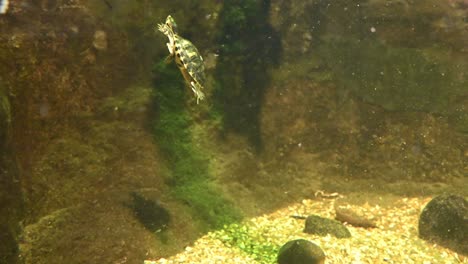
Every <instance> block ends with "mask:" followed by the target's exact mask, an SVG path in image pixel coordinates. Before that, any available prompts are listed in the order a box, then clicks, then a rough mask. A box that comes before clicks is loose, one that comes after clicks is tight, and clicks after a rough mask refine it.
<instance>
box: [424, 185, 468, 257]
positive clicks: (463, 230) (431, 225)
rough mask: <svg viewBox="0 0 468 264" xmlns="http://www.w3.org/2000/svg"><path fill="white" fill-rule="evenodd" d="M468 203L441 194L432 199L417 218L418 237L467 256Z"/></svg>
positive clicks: (453, 196) (461, 198)
mask: <svg viewBox="0 0 468 264" xmlns="http://www.w3.org/2000/svg"><path fill="white" fill-rule="evenodd" d="M467 234H468V201H467V200H466V199H465V198H464V197H462V196H458V195H453V194H443V195H440V196H437V197H435V198H434V199H432V200H431V201H430V202H429V203H428V204H427V205H426V207H425V208H424V210H423V211H422V213H421V215H420V217H419V236H420V237H421V238H423V239H426V240H430V241H434V242H437V243H440V244H442V245H444V246H447V247H449V248H452V249H454V250H457V251H460V253H462V254H465V255H466V254H468V235H467Z"/></svg>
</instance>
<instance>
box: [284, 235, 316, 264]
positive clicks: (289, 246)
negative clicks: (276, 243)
mask: <svg viewBox="0 0 468 264" xmlns="http://www.w3.org/2000/svg"><path fill="white" fill-rule="evenodd" d="M323 263H325V253H324V252H323V250H322V249H321V248H320V247H319V246H317V245H316V244H314V243H312V242H310V241H308V240H305V239H296V240H291V241H289V242H287V243H286V244H284V245H283V246H282V247H281V248H280V250H279V252H278V264H323Z"/></svg>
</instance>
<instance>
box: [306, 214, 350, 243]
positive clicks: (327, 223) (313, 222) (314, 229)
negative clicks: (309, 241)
mask: <svg viewBox="0 0 468 264" xmlns="http://www.w3.org/2000/svg"><path fill="white" fill-rule="evenodd" d="M304 233H308V234H315V235H319V236H326V235H328V234H330V235H332V236H335V237H337V238H348V237H351V233H350V232H349V230H348V228H346V226H344V225H343V224H342V223H340V222H338V221H336V220H332V219H328V218H323V217H320V216H318V215H309V216H308V217H307V219H306V222H305V227H304Z"/></svg>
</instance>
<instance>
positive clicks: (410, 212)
mask: <svg viewBox="0 0 468 264" xmlns="http://www.w3.org/2000/svg"><path fill="white" fill-rule="evenodd" d="M430 200H431V198H401V199H398V200H396V201H395V202H394V203H392V205H391V206H386V207H381V206H379V205H369V204H367V203H366V204H364V205H360V206H356V205H348V207H349V208H351V209H352V210H354V211H356V212H359V213H361V214H363V215H365V216H367V217H369V218H374V219H375V222H376V223H377V228H372V229H365V228H356V227H353V226H349V225H348V229H349V230H350V232H351V234H352V238H348V239H337V238H335V237H331V236H325V237H320V236H316V235H310V234H306V233H303V232H302V230H303V228H304V220H300V219H295V218H292V217H291V215H303V216H307V215H310V214H316V215H320V216H323V217H328V218H334V216H335V210H334V203H335V202H336V200H333V199H322V200H303V201H302V202H301V203H296V204H292V205H290V206H288V207H287V208H282V209H280V210H277V211H276V212H273V213H271V214H268V215H263V216H260V217H256V218H252V219H250V220H246V221H245V222H243V224H245V225H247V226H249V228H250V229H251V230H256V231H258V232H259V233H261V234H262V236H264V238H265V239H267V240H268V241H269V242H272V243H273V244H276V245H279V246H280V245H283V244H284V243H286V242H287V241H289V240H292V239H298V238H302V239H308V240H310V241H312V242H314V243H315V244H317V245H319V246H320V247H321V248H322V249H323V250H324V252H325V254H326V255H327V259H326V262H325V263H328V264H331V263H336V264H343V263H350V264H361V263H363V264H364V263H369V264H371V263H385V264H388V263H394V264H397V263H398V264H399V263H407V264H411V263H418V264H438V263H444V264H452V263H454V264H455V263H468V259H467V258H465V257H463V256H460V255H458V254H457V253H455V252H453V251H451V250H449V249H446V248H443V247H441V246H438V245H435V244H432V243H429V242H426V241H424V240H421V239H419V238H418V229H417V228H418V217H419V213H420V212H421V210H422V209H423V208H424V206H425V205H426V204H427V203H428V202H429V201H430ZM216 232H220V231H215V232H212V233H208V234H207V235H205V236H203V237H201V238H200V239H198V240H197V241H196V242H195V243H194V244H193V246H191V247H187V248H186V249H185V251H184V252H181V253H180V254H177V255H175V256H172V257H170V258H168V259H159V260H148V261H145V264H161V263H225V264H227V263H260V262H258V261H256V260H254V259H252V258H251V257H249V256H248V255H247V254H246V253H244V252H243V251H241V250H240V249H239V248H237V247H231V246H229V245H226V244H225V243H223V242H222V241H220V240H218V239H216V238H214V237H216Z"/></svg>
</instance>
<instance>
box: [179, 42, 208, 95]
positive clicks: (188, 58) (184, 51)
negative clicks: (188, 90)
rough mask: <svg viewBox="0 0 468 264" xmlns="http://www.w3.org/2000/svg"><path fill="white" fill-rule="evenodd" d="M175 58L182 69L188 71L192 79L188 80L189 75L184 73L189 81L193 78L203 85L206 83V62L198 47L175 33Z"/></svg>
mask: <svg viewBox="0 0 468 264" xmlns="http://www.w3.org/2000/svg"><path fill="white" fill-rule="evenodd" d="M174 37H175V40H174V44H175V56H176V58H175V60H176V63H177V65H178V66H179V68H180V69H181V70H182V71H184V70H185V71H186V73H188V75H189V76H190V78H191V79H189V80H187V78H189V76H186V75H187V74H183V75H184V78H185V79H186V81H187V82H188V83H190V82H191V81H192V80H194V81H195V82H197V83H198V84H200V85H201V86H203V84H204V83H205V64H204V62H203V58H202V56H201V55H200V52H198V49H197V48H196V47H195V45H193V44H192V42H190V41H188V40H186V39H184V38H182V37H180V36H178V35H175V36H174Z"/></svg>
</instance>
